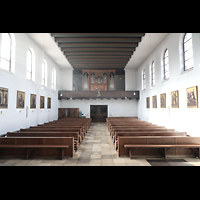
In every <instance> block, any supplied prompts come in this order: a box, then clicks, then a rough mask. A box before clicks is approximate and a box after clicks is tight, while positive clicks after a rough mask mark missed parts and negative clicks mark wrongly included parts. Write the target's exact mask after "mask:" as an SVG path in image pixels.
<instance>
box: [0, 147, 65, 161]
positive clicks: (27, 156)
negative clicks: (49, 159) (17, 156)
mask: <svg viewBox="0 0 200 200" xmlns="http://www.w3.org/2000/svg"><path fill="white" fill-rule="evenodd" d="M5 148H11V149H15V148H17V149H18V148H20V149H25V150H26V159H27V160H28V159H29V157H30V153H32V151H33V149H44V148H45V149H52V148H53V149H59V150H60V158H61V160H63V158H64V149H67V148H69V145H52V144H51V145H31V144H29V145H22V144H21V145H20V144H9V145H8V144H7V145H6V144H3V145H0V149H5Z"/></svg>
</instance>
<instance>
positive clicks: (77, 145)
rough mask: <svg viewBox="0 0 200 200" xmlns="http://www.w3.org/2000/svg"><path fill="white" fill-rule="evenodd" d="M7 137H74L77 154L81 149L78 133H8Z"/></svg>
mask: <svg viewBox="0 0 200 200" xmlns="http://www.w3.org/2000/svg"><path fill="white" fill-rule="evenodd" d="M7 137H73V138H74V150H75V152H76V151H77V150H78V147H79V133H78V132H31V131H30V132H23V133H20V132H7Z"/></svg>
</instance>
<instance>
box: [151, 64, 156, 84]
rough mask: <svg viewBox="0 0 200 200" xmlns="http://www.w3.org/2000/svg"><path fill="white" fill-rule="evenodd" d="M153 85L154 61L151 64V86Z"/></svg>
mask: <svg viewBox="0 0 200 200" xmlns="http://www.w3.org/2000/svg"><path fill="white" fill-rule="evenodd" d="M154 85H155V65H154V61H153V62H152V64H151V86H154Z"/></svg>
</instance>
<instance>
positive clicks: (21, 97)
mask: <svg viewBox="0 0 200 200" xmlns="http://www.w3.org/2000/svg"><path fill="white" fill-rule="evenodd" d="M24 105H25V92H21V91H17V108H24Z"/></svg>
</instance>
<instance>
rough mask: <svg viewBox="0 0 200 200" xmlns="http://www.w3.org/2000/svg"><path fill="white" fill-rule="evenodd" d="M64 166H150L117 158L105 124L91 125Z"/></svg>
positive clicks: (139, 160)
mask: <svg viewBox="0 0 200 200" xmlns="http://www.w3.org/2000/svg"><path fill="white" fill-rule="evenodd" d="M65 165H73V166H150V164H149V163H148V162H147V161H146V159H137V160H136V159H133V160H130V158H119V157H118V155H117V152H116V150H115V146H114V144H113V141H112V140H111V137H110V134H109V132H108V129H107V126H106V123H94V122H93V123H92V124H91V126H90V129H89V131H88V133H87V134H86V137H84V139H83V140H82V142H81V145H80V146H79V149H78V151H77V152H76V153H75V155H74V157H73V158H72V159H71V158H69V159H68V160H67V161H66V163H65Z"/></svg>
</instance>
